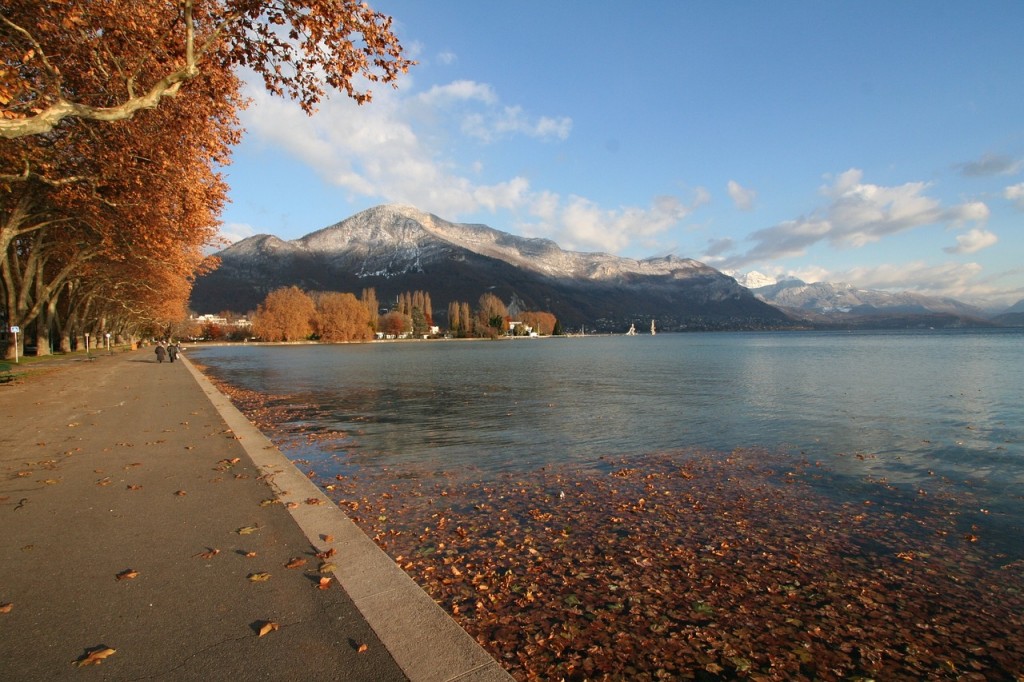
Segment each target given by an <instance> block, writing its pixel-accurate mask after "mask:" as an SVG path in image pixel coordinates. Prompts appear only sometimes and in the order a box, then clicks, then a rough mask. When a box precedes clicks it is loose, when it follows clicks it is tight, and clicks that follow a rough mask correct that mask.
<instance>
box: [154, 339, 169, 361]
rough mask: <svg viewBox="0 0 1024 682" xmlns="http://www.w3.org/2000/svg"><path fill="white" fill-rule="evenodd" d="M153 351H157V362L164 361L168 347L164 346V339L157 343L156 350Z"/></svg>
mask: <svg viewBox="0 0 1024 682" xmlns="http://www.w3.org/2000/svg"><path fill="white" fill-rule="evenodd" d="M153 352H155V353H156V361H157V362H163V361H164V358H165V357H167V349H166V348H164V342H163V341H161V342H160V343H158V344H156V350H155V351H153Z"/></svg>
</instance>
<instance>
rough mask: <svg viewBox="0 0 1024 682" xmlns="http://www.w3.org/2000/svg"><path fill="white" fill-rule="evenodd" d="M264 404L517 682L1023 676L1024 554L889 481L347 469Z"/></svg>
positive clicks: (361, 517)
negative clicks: (699, 675) (830, 484)
mask: <svg viewBox="0 0 1024 682" xmlns="http://www.w3.org/2000/svg"><path fill="white" fill-rule="evenodd" d="M226 392H227V393H229V394H230V393H231V392H232V391H231V390H230V389H229V390H227V391H226ZM237 397H238V396H236V398H237ZM248 400H252V401H253V403H252V404H251V405H249V406H248V407H245V408H243V409H245V410H246V412H248V413H249V415H250V418H252V419H258V420H259V422H260V423H261V425H262V426H261V428H262V429H263V430H264V432H265V433H267V434H268V436H270V437H271V438H273V439H274V440H275V441H276V442H277V443H278V444H279V447H281V448H282V449H283V450H285V451H286V452H290V453H291V455H292V459H293V461H295V462H296V463H297V465H301V466H302V467H303V468H304V469H305V470H307V474H308V475H309V476H310V478H311V479H312V480H314V481H316V482H317V483H318V484H319V485H320V487H321V488H322V489H324V490H325V491H326V492H327V493H328V495H329V496H330V497H331V499H332V500H333V501H335V502H336V503H337V504H339V505H340V506H341V507H342V508H344V509H346V510H347V513H348V514H349V515H350V516H351V517H352V518H353V520H354V521H356V523H358V524H359V525H360V526H361V527H362V528H363V530H364V532H365V533H366V534H367V535H368V536H370V537H373V538H374V539H375V541H376V542H377V543H378V544H379V545H380V546H382V547H384V548H385V549H387V550H388V551H389V553H390V554H391V555H392V557H393V558H394V559H395V560H396V561H397V562H399V563H400V564H401V565H402V567H403V568H404V569H405V570H406V571H408V572H410V573H411V574H412V575H414V576H416V578H417V580H418V582H419V583H420V584H421V585H423V587H424V589H427V590H428V591H429V592H430V593H431V594H432V595H433V597H434V599H435V600H437V601H438V602H440V603H442V604H443V605H444V606H445V608H446V610H447V611H448V612H449V613H450V614H451V615H453V616H454V617H455V618H456V619H458V620H459V621H460V623H462V625H463V627H465V628H466V629H467V630H468V631H469V632H471V634H473V635H474V636H475V637H476V639H477V640H478V641H480V642H481V643H482V644H485V645H486V646H487V647H488V649H489V650H490V651H491V653H492V655H494V656H495V657H496V658H499V659H500V660H503V661H505V662H506V663H507V664H508V665H509V666H510V668H509V669H510V670H511V671H513V673H514V674H516V675H517V676H518V677H523V676H526V677H529V676H531V675H537V676H540V677H553V676H565V677H571V676H573V675H585V676H599V675H601V674H606V675H612V676H615V675H623V674H624V671H626V670H632V671H634V673H636V674H640V672H641V671H642V672H643V674H648V675H656V674H659V673H658V671H662V672H663V673H664V672H667V673H670V674H672V675H674V676H681V677H687V676H689V675H692V674H693V672H694V671H695V670H697V669H700V670H702V671H704V674H708V675H713V676H714V677H711V678H709V679H719V677H718V676H722V675H726V676H745V675H749V674H763V675H775V676H778V675H782V676H785V677H792V676H794V675H808V674H810V675H812V676H813V675H814V673H813V672H810V671H814V670H817V671H819V673H820V674H825V671H826V670H834V671H839V670H842V671H845V672H844V673H843V674H844V675H875V676H879V677H881V678H883V679H886V678H892V677H895V676H911V677H917V676H924V675H929V674H930V675H938V676H939V677H938V678H939V679H944V678H945V677H944V676H947V675H950V674H951V670H952V669H951V668H949V667H947V665H946V661H952V662H954V667H955V669H956V670H957V671H958V673H957V674H958V675H960V674H968V672H967V671H972V670H973V671H989V672H991V674H994V675H997V677H996V678H994V679H1000V677H999V676H1000V675H1008V674H1011V673H1010V671H1013V670H1019V669H1021V668H1024V635H1021V634H1020V633H1021V631H1022V629H1021V627H1020V626H1021V625H1024V622H1021V617H1020V613H1024V595H1022V594H1021V591H1020V590H1019V589H1016V590H1015V589H1014V588H1013V584H1015V583H1014V579H1016V584H1020V582H1021V580H1022V579H1024V561H1021V560H1014V561H1011V560H1000V559H999V557H998V556H996V557H990V558H989V559H987V560H986V561H984V562H981V563H979V559H980V557H981V556H982V554H981V553H979V552H980V550H981V549H982V548H983V543H982V544H978V542H977V540H976V539H972V537H971V536H972V535H973V533H972V532H971V531H970V530H969V529H966V530H965V529H964V528H962V527H961V525H960V524H959V523H958V521H957V520H956V518H955V517H953V516H949V515H948V514H947V513H944V512H941V510H942V509H944V508H946V507H944V506H943V505H947V506H948V509H949V510H956V509H958V508H959V507H958V506H957V501H956V500H943V499H942V497H941V496H939V497H936V498H933V499H931V500H930V501H929V502H928V504H930V505H937V506H935V507H934V510H933V511H932V512H928V513H925V512H924V511H923V509H924V507H921V508H920V509H919V510H918V511H917V514H918V515H919V516H916V517H913V519H914V520H913V523H912V524H911V525H909V526H906V527H905V526H904V524H905V523H909V522H908V521H905V520H904V519H905V517H904V514H905V513H906V512H908V511H913V509H914V508H915V506H917V505H916V504H915V501H914V500H912V499H908V500H906V501H904V502H901V503H900V505H896V501H895V500H892V499H889V498H891V497H892V494H891V493H890V492H889V491H887V490H886V487H885V485H884V482H882V483H879V484H878V485H877V486H875V488H874V489H875V490H876V492H877V495H878V499H877V500H876V501H873V502H872V501H869V500H863V501H861V502H858V503H856V504H851V503H849V502H847V503H842V502H835V501H832V502H829V501H827V500H825V499H824V498H821V497H820V496H819V495H818V493H814V492H813V489H812V484H813V483H814V482H815V481H816V480H817V478H818V477H820V476H821V475H823V471H824V469H822V468H821V467H822V466H823V465H822V463H820V462H817V463H810V462H805V463H803V464H799V465H797V464H795V463H794V462H792V461H788V462H784V461H775V460H772V459H771V458H770V457H766V454H767V453H763V452H758V451H749V452H744V451H734V452H733V453H731V454H730V453H721V455H720V456H718V459H717V460H716V459H715V458H714V457H712V458H711V459H708V458H707V457H704V458H703V459H702V456H701V455H700V453H698V452H691V453H688V454H687V453H682V455H681V456H682V459H681V460H680V459H673V457H674V456H673V455H671V454H670V453H664V454H663V455H661V456H660V457H661V459H660V460H657V461H660V464H657V463H656V462H655V460H649V458H646V457H639V458H634V459H633V460H623V461H621V462H619V464H618V468H617V469H615V470H614V471H612V472H610V473H609V472H604V473H594V474H582V473H581V472H580V471H578V470H573V469H572V467H544V468H543V469H541V470H540V471H535V472H532V473H530V472H519V473H516V474H508V475H502V476H499V477H498V479H497V480H494V479H493V478H490V479H488V480H487V481H486V482H484V483H475V482H474V481H473V480H472V477H471V476H470V477H469V478H467V479H466V480H462V479H461V478H460V477H459V476H444V475H441V476H440V478H432V479H427V480H423V481H421V480H417V478H416V477H415V475H414V474H412V473H411V472H403V471H402V470H400V469H396V468H395V467H394V466H390V467H388V469H387V470H386V471H380V472H368V471H366V470H364V471H363V472H361V473H346V474H344V475H342V474H340V473H338V474H337V475H335V472H337V471H339V469H338V468H336V467H337V466H339V465H338V464H331V462H332V461H333V460H332V458H331V457H326V458H324V457H312V458H311V457H310V455H312V454H313V453H315V452H317V451H319V448H320V446H324V447H327V448H328V449H326V450H324V452H331V451H332V450H331V449H330V444H331V441H332V439H334V438H335V437H344V434H336V435H332V434H320V433H316V432H315V430H314V432H308V431H307V432H303V431H302V430H298V431H287V430H284V431H283V430H281V423H280V422H278V423H276V424H275V408H273V407H269V408H268V403H267V397H266V396H260V394H252V395H250V396H249V397H248ZM286 411H287V408H281V413H280V416H281V417H282V418H284V419H288V418H289V416H288V414H286ZM337 461H338V463H339V464H340V462H342V461H343V458H342V459H338V460H337ZM613 461H614V459H611V460H609V467H611V466H612V462H613ZM631 462H632V463H631ZM773 466H774V468H773ZM688 467H689V468H688ZM768 481H774V482H773V483H771V484H770V485H769V483H768ZM737 490H739V491H740V492H741V493H742V494H740V495H739V496H737V495H736V491H737ZM627 491H630V492H627ZM560 493H562V494H560ZM563 494H564V495H563ZM887 502H888V503H887ZM929 508H930V509H931V507H929ZM900 509H902V510H903V511H899V510H900ZM929 538H930V539H929ZM983 564H984V565H983ZM987 566H991V568H989V567H987ZM609 576H611V577H610V578H609ZM880 576H884V579H882V578H880ZM1007 578H1010V579H1011V580H1010V583H1009V584H1007V583H1006V579H1007ZM940 579H941V584H942V587H941V589H940V588H939V587H938V586H937V584H936V581H937V580H940ZM506 581H510V582H506ZM670 585H671V586H672V587H669V586H670ZM687 585H690V587H689V588H687V589H683V588H684V587H685V586H687ZM866 594H867V595H871V596H870V598H865V597H864V595H866ZM602 595H612V597H609V596H602ZM641 614H644V616H643V618H642V619H639V620H638V619H637V617H639V616H640V615H641ZM915 619H917V620H915ZM790 621H793V622H799V623H801V625H800V627H796V626H795V625H793V622H790ZM743 623H747V625H743ZM559 624H561V625H559ZM751 625H754V627H753V628H750V626H751ZM655 626H657V628H658V629H657V630H654V631H652V630H651V628H653V627H655ZM595 628H596V629H595ZM921 628H924V635H921V632H922V630H921ZM743 632H746V634H738V633H743ZM609 633H620V634H619V635H616V636H615V638H613V639H612V640H609V639H608V637H610V636H611V635H610V634H609ZM771 633H774V634H771ZM967 633H972V634H967ZM921 636H924V637H925V638H926V639H927V641H928V646H927V647H923V648H922V647H921V645H920V643H919V638H920V637H921ZM666 637H667V638H668V639H666ZM993 642H995V643H998V647H997V648H996V646H997V645H996V644H992V646H991V647H989V644H990V643H993ZM730 651H731V652H733V653H731V654H730V653H729V652H730ZM911 651H917V653H914V654H911V653H910V652H911ZM999 671H1002V672H999ZM634 673H630V674H631V675H632V674H634ZM979 674H980V673H979ZM968 679H969V678H968ZM979 679H980V678H979Z"/></svg>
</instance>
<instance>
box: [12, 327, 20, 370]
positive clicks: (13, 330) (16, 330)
mask: <svg viewBox="0 0 1024 682" xmlns="http://www.w3.org/2000/svg"><path fill="white" fill-rule="evenodd" d="M20 331H21V327H19V326H17V325H11V333H12V334H14V362H15V363H17V362H18V332H20Z"/></svg>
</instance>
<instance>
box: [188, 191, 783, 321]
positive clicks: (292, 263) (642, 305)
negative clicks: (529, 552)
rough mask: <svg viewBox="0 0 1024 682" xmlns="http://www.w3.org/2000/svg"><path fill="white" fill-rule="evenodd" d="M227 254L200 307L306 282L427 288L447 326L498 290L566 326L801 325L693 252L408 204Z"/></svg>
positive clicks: (240, 307) (251, 242)
mask: <svg viewBox="0 0 1024 682" xmlns="http://www.w3.org/2000/svg"><path fill="white" fill-rule="evenodd" d="M216 255H217V256H218V257H219V258H220V261H221V264H220V267H218V268H217V269H216V270H214V271H213V272H211V273H209V274H206V275H203V276H201V277H200V278H199V279H197V281H196V283H195V286H194V287H193V291H192V298H191V305H192V308H193V310H195V311H197V312H220V311H223V310H233V311H236V312H243V311H249V310H253V309H255V308H256V306H257V304H259V303H260V302H262V301H263V299H264V298H265V297H266V295H267V293H268V292H270V291H272V290H273V289H276V288H278V287H282V286H290V285H296V286H298V287H299V288H301V289H304V290H306V291H348V292H352V293H355V294H357V295H358V294H359V293H360V292H361V291H362V290H363V289H364V288H368V287H373V288H374V289H375V290H376V293H377V299H378V300H379V301H381V302H382V304H383V305H387V302H388V301H391V300H394V299H395V297H396V296H397V295H398V294H399V293H401V292H404V291H416V290H422V291H426V292H429V293H430V296H431V300H432V302H433V308H434V318H435V322H440V323H441V324H444V323H445V322H446V320H445V319H444V317H445V315H446V311H447V306H448V303H449V302H452V301H466V302H468V303H470V304H471V305H474V306H475V304H476V302H477V300H478V299H479V298H480V296H481V295H482V294H484V293H487V292H489V293H493V294H495V295H496V296H498V297H499V298H500V299H502V300H503V301H505V302H506V303H507V304H509V303H514V304H515V307H518V308H519V309H520V310H535V311H546V312H551V313H553V314H554V315H555V316H556V317H557V318H558V319H559V321H560V322H561V324H562V327H563V328H564V329H566V330H573V329H579V328H586V329H587V330H589V331H606V332H624V331H625V330H626V329H628V328H629V326H630V324H636V325H637V326H638V327H639V328H641V329H645V328H647V327H648V325H649V321H650V320H652V319H653V320H655V323H656V325H657V327H658V328H659V329H661V330H665V331H681V330H687V329H772V328H779V327H789V326H792V324H793V323H792V322H791V320H790V319H789V318H788V316H787V315H786V314H784V313H783V312H781V311H779V310H778V309H776V308H774V307H773V306H771V305H768V304H767V303H765V302H763V301H760V300H758V299H757V298H755V297H754V295H753V294H752V293H751V292H750V291H749V290H748V289H746V288H745V287H742V286H740V285H739V284H738V283H737V282H736V280H735V279H733V278H731V277H729V276H727V275H725V274H723V273H721V272H719V271H718V270H715V269H714V268H711V267H709V266H707V265H704V264H703V263H700V262H698V261H695V260H692V259H689V258H678V257H675V256H668V257H664V258H649V259H643V260H635V259H630V258H621V257H618V256H611V255H608V254H604V253H582V252H576V251H567V250H564V249H562V248H560V247H559V246H558V245H557V244H556V243H555V242H553V241H550V240H548V239H531V238H524V237H518V236H515V235H511V234H508V233H505V232H502V231H500V230H496V229H494V228H491V227H488V226H486V225H470V224H462V223H452V222H448V221H446V220H442V219H441V218H438V217H437V216H435V215H432V214H429V213H425V212H423V211H420V210H417V209H415V208H412V207H408V206H394V205H388V206H378V207H376V208H371V209H368V210H366V211H362V212H361V213H358V214H356V215H354V216H352V217H350V218H348V219H346V220H343V221H342V222H340V223H337V224H335V225H332V226H330V227H326V228H324V229H322V230H318V231H316V232H313V233H311V234H308V235H306V236H305V237H302V238H300V239H296V240H292V241H284V240H282V239H279V238H277V237H274V236H271V235H256V236H253V237H249V238H247V239H244V240H242V241H239V242H236V243H235V244H232V245H231V246H229V247H228V248H226V249H224V250H223V251H221V252H219V253H218V254H216Z"/></svg>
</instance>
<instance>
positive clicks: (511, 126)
mask: <svg viewBox="0 0 1024 682" xmlns="http://www.w3.org/2000/svg"><path fill="white" fill-rule="evenodd" d="M571 131H572V119H571V118H568V117H561V118H552V117H549V116H541V117H539V118H536V119H530V118H529V117H528V116H527V115H526V114H525V113H524V112H523V109H522V107H503V108H502V109H501V110H487V111H483V112H474V113H472V114H469V115H467V116H466V117H465V118H463V121H462V132H463V133H465V134H466V135H469V136H470V137H474V138H476V139H478V140H480V141H481V142H487V143H490V142H494V141H495V140H497V139H501V138H507V137H510V136H515V135H517V134H519V135H525V136H527V137H533V138H537V139H559V140H565V139H567V138H568V137H569V133H570V132H571Z"/></svg>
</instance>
